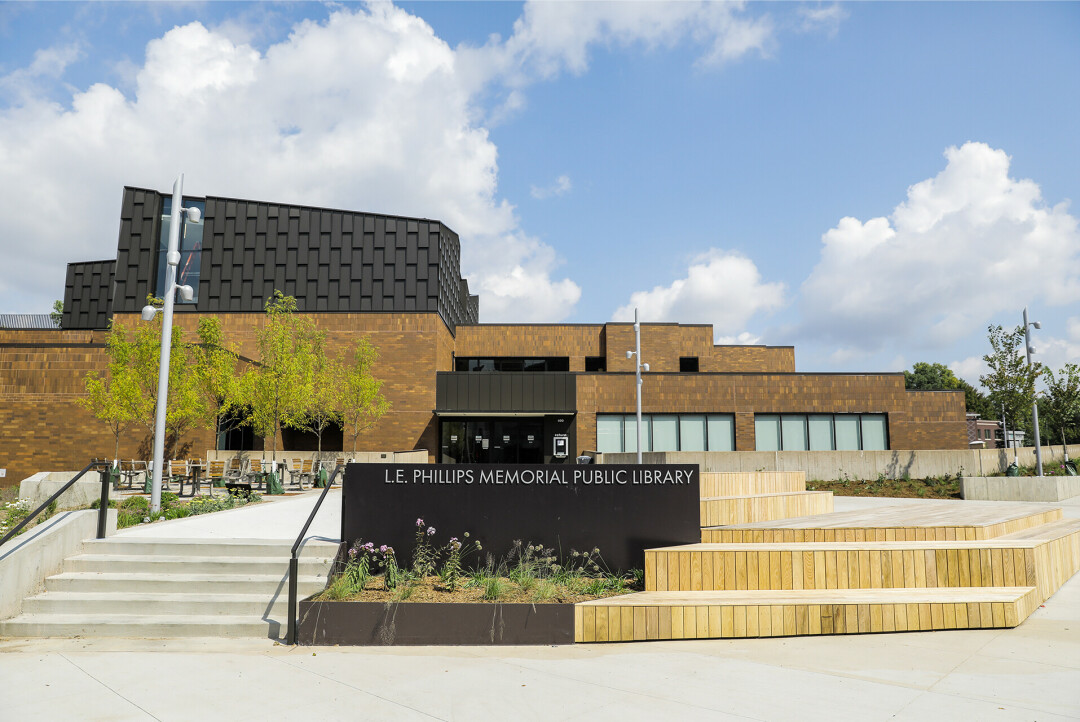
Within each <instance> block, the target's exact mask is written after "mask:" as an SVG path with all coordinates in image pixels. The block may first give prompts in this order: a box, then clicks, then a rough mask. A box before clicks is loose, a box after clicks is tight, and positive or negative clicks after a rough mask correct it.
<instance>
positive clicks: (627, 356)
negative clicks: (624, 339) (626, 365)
mask: <svg viewBox="0 0 1080 722" xmlns="http://www.w3.org/2000/svg"><path fill="white" fill-rule="evenodd" d="M626 358H634V352H633V351H627V352H626Z"/></svg>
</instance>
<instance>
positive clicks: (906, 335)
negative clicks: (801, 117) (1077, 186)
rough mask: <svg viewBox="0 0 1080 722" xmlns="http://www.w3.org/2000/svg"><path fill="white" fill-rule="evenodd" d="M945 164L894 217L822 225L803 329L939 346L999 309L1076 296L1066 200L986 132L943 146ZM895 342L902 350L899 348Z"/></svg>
mask: <svg viewBox="0 0 1080 722" xmlns="http://www.w3.org/2000/svg"><path fill="white" fill-rule="evenodd" d="M945 157H946V159H947V161H948V162H947V165H946V167H945V169H944V170H942V171H941V172H940V173H939V174H938V175H937V176H935V177H934V178H930V179H928V180H924V181H922V182H920V183H917V184H915V185H913V186H911V187H910V188H909V189H908V193H907V200H905V201H904V202H903V203H900V204H899V205H898V206H896V208H895V209H894V210H893V213H892V214H891V215H890V216H889V217H887V218H872V219H870V220H868V221H866V222H865V223H864V222H862V221H859V220H858V219H856V218H843V219H841V220H840V222H839V223H838V224H837V225H836V227H835V228H833V229H831V230H829V231H828V232H826V233H825V234H824V235H823V236H822V250H821V259H820V261H819V262H818V264H817V266H816V267H815V268H814V269H813V271H812V272H811V274H810V276H809V277H808V278H807V279H806V281H805V282H804V283H803V285H802V292H801V302H800V309H801V311H802V314H803V322H802V325H801V327H800V329H799V335H800V336H802V337H804V338H809V337H814V338H816V339H817V340H820V341H827V342H828V341H831V342H833V343H835V344H837V345H838V346H843V347H845V348H848V349H849V350H850V351H851V352H852V353H858V352H862V353H871V352H875V351H879V350H882V349H883V348H884V347H885V346H886V345H888V346H889V347H890V348H893V347H896V348H899V349H904V348H911V347H914V348H920V349H940V348H944V347H946V346H948V345H949V344H950V343H952V342H953V341H955V339H957V338H959V337H962V336H966V335H968V334H970V333H973V332H976V331H979V330H981V329H984V328H985V327H986V325H987V323H989V321H990V320H991V319H992V318H993V316H994V314H995V313H998V312H1002V311H1013V310H1015V309H1017V308H1021V307H1023V306H1025V305H1030V304H1031V303H1033V302H1034V301H1036V300H1038V301H1041V302H1042V303H1045V304H1048V305H1066V304H1070V303H1075V302H1077V301H1078V300H1080V280H1078V278H1077V276H1076V274H1069V273H1058V272H1050V271H1051V270H1052V269H1064V268H1076V267H1077V265H1078V264H1080V232H1078V230H1077V229H1078V224H1077V219H1076V218H1075V217H1074V216H1072V215H1070V214H1069V213H1068V210H1067V205H1066V204H1064V203H1062V204H1058V205H1056V206H1049V205H1047V204H1046V203H1045V202H1044V201H1043V199H1042V197H1041V195H1040V191H1039V187H1038V185H1037V184H1036V183H1035V182H1033V181H1031V180H1017V179H1014V178H1011V177H1010V176H1009V161H1010V159H1009V157H1008V156H1007V155H1006V154H1005V152H1004V151H1002V150H996V149H994V148H991V147H990V146H988V145H986V144H984V143H966V144H964V145H963V146H962V147H960V148H956V147H951V148H949V149H947V150H946V151H945ZM896 348H894V350H896Z"/></svg>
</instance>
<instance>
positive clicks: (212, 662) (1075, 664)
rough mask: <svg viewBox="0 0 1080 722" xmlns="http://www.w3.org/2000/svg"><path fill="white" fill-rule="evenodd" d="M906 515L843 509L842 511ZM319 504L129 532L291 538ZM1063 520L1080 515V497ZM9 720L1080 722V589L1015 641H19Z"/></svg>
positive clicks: (297, 503)
mask: <svg viewBox="0 0 1080 722" xmlns="http://www.w3.org/2000/svg"><path fill="white" fill-rule="evenodd" d="M331 493H335V492H331ZM333 501H334V498H333V497H328V499H327V504H328V505H330V504H331V503H332V502H333ZM896 501H897V500H882V499H854V498H843V497H841V498H837V500H836V508H837V510H847V509H857V508H867V507H871V506H877V505H881V504H888V503H895V502H896ZM312 503H313V496H311V495H306V496H304V497H296V498H290V499H281V500H275V501H273V502H270V503H268V504H262V505H258V506H254V507H249V508H244V509H239V510H235V511H231V512H224V513H220V514H214V515H210V516H209V517H200V518H193V519H185V520H177V521H175V522H160V523H158V524H155V525H153V526H149V527H143V528H140V529H136V530H131V531H128V532H126V533H128V534H139V535H148V534H157V535H160V536H186V535H212V536H232V535H239V534H240V533H241V532H243V533H248V532H249V531H250V532H251V533H250V534H249V535H250V536H258V537H261V538H288V537H290V536H293V535H294V534H295V533H296V531H295V530H299V527H300V525H301V524H302V523H303V520H304V519H305V518H306V517H307V513H308V512H309V511H310V508H311V504H312ZM957 503H962V502H957ZM336 506H337V505H336V504H333V505H332V506H329V507H328V508H327V509H325V510H323V511H322V512H320V515H319V517H317V522H316V524H317V526H315V527H313V529H316V530H317V531H318V533H319V534H324V535H327V536H333V535H334V534H335V530H336V528H337V526H336V525H337V524H339V520H338V519H337V518H336V517H335V516H333V514H334V512H333V511H332V510H333V509H335V508H336ZM1063 506H1064V507H1065V512H1066V515H1067V516H1070V517H1080V498H1077V499H1073V500H1070V501H1069V502H1065V504H1063ZM323 514H327V517H326V518H325V519H324V518H323ZM215 517H216V519H215ZM266 525H270V526H271V527H272V528H269V529H268V528H267V526H266ZM289 530H293V531H289ZM270 532H273V533H270ZM0 710H2V712H0V719H12V720H15V719H20V720H22V719H25V720H31V719H32V720H71V719H78V720H153V719H158V720H195V719H197V720H231V721H236V722H240V721H243V720H260V721H262V720H294V719H295V720H317V719H321V720H414V719H415V720H431V719H437V720H507V719H513V720H542V721H543V722H551V721H552V720H578V719H583V720H609V719H610V720H619V722H629V721H632V720H654V721H655V720H669V719H670V720H800V721H802V720H831V721H833V722H835V721H836V720H860V721H863V720H1039V721H1040V722H1051V721H1053V720H1069V719H1072V720H1075V719H1080V575H1077V576H1076V577H1074V578H1073V579H1072V580H1070V581H1069V582H1068V583H1067V584H1066V585H1065V586H1064V587H1062V588H1061V590H1059V591H1058V593H1057V594H1056V595H1054V597H1052V598H1051V599H1050V600H1048V601H1047V603H1046V605H1045V606H1044V607H1043V608H1042V609H1039V610H1038V611H1036V612H1035V614H1034V615H1032V616H1031V617H1030V618H1028V619H1027V620H1026V621H1025V622H1024V623H1023V624H1022V625H1020V626H1019V627H1017V628H1016V629H1011V630H956V631H947V632H922V633H907V634H874V635H853V636H829V637H789V638H780V639H753V640H697V641H682V642H648V643H638V644H608V645H576V646H564V647H412V648H375V649H373V648H336V647H333V648H322V647H297V648H290V647H285V646H280V645H275V644H274V643H273V642H270V641H260V640H217V639H214V640H166V641H160V640H123V639H119V640H118V639H103V640H83V639H71V640H7V641H0Z"/></svg>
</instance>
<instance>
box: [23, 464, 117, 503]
mask: <svg viewBox="0 0 1080 722" xmlns="http://www.w3.org/2000/svg"><path fill="white" fill-rule="evenodd" d="M78 473H79V472H77V471H39V472H38V473H36V474H34V475H33V476H28V477H27V478H25V479H23V480H22V482H21V483H20V484H19V498H20V499H29V500H30V508H31V510H33V509H36V508H37V507H38V506H39V505H40V504H41V503H43V502H44V501H45V500H46V499H48V498H49V497H50V496H52V495H53V494H55V493H56V492H58V491H59V490H60V487H62V486H63V485H64V484H66V483H68V482H69V481H71V480H72V479H73V478H75V475H76V474H78ZM100 498H101V477H100V476H99V475H98V473H97V472H96V471H91V472H88V473H87V474H86V476H84V477H83V478H82V479H79V480H78V481H76V482H75V483H74V484H73V485H72V487H71V488H70V489H68V490H67V491H66V492H64V493H63V494H61V495H60V498H59V499H57V500H56V508H57V509H59V510H60V511H66V510H69V509H84V508H86V507H87V506H90V504H92V503H93V502H94V500H95V499H100ZM110 498H111V497H110Z"/></svg>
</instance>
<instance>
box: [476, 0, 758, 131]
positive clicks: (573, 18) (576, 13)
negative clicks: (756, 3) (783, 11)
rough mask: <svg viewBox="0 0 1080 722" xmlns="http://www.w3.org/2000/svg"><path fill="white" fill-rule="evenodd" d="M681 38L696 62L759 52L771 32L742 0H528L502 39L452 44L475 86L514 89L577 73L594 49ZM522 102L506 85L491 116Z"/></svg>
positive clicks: (720, 60)
mask: <svg viewBox="0 0 1080 722" xmlns="http://www.w3.org/2000/svg"><path fill="white" fill-rule="evenodd" d="M687 41H689V42H692V43H694V44H695V45H696V46H698V47H699V48H700V50H701V54H700V55H699V57H698V60H697V64H698V65H699V66H704V67H715V66H720V65H723V64H724V63H727V62H730V61H734V60H737V59H739V58H741V57H743V56H745V55H748V54H751V53H757V54H759V55H762V56H766V55H768V53H769V51H770V49H771V47H772V45H773V44H774V42H775V38H774V31H773V23H772V20H771V18H770V17H769V16H768V15H761V16H758V17H753V16H750V15H748V14H746V13H745V12H744V3H742V2H731V3H726V2H725V3H718V2H667V3H664V2H528V3H526V4H525V8H524V12H523V13H522V16H521V17H520V18H519V19H518V20H517V21H516V22H515V23H514V32H513V34H512V35H511V36H510V37H509V38H507V39H506V40H505V41H504V40H503V39H502V38H500V37H498V36H497V35H496V36H493V37H492V38H491V40H490V41H489V42H488V43H487V44H485V45H483V46H482V47H478V48H459V58H460V60H461V66H462V72H463V75H465V76H467V77H469V78H471V79H472V83H473V85H474V86H475V87H480V86H483V85H486V84H487V83H488V82H489V81H490V80H491V79H492V78H496V77H497V78H499V79H500V80H501V81H502V82H503V83H504V84H505V85H506V86H507V87H508V88H511V89H519V88H521V87H524V86H526V85H529V84H530V83H533V82H536V81H537V80H544V79H550V78H553V77H555V76H557V75H559V74H561V73H563V72H570V73H573V74H578V75H580V74H581V73H584V72H585V71H586V70H587V69H588V67H589V53H590V50H591V49H593V48H594V47H598V46H599V47H612V46H620V47H625V46H630V45H642V46H644V47H645V48H646V49H653V48H656V47H672V46H674V45H675V44H677V43H680V42H687ZM522 103H523V100H522V98H521V96H520V92H517V93H515V92H514V91H513V90H511V91H510V92H509V96H508V98H507V103H506V104H504V105H503V106H500V107H499V108H497V109H496V110H495V111H494V113H493V117H499V118H501V117H503V116H504V115H505V114H506V113H507V112H508V111H509V110H511V109H512V107H520V106H521V104H522Z"/></svg>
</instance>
